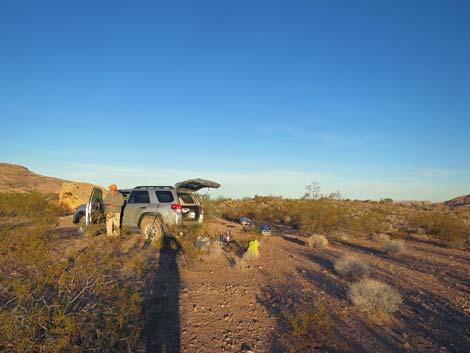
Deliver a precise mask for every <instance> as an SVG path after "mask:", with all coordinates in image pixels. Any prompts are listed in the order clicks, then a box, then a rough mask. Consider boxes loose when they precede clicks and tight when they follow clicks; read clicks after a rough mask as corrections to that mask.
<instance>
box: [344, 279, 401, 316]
mask: <svg viewBox="0 0 470 353" xmlns="http://www.w3.org/2000/svg"><path fill="white" fill-rule="evenodd" d="M349 299H350V300H351V302H352V303H353V304H354V305H355V306H356V307H357V308H358V309H359V310H361V311H365V312H368V313H370V314H375V315H386V314H391V313H394V312H395V311H397V310H398V307H399V306H400V304H401V303H402V298H401V296H400V293H398V291H397V290H396V289H394V288H392V287H391V286H389V285H388V284H386V283H382V282H379V281H376V280H373V279H370V278H364V279H362V280H360V281H359V282H355V283H353V284H351V286H350V287H349Z"/></svg>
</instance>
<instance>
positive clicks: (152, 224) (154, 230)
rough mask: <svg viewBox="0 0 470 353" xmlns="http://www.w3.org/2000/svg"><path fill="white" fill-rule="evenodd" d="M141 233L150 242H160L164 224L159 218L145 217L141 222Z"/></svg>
mask: <svg viewBox="0 0 470 353" xmlns="http://www.w3.org/2000/svg"><path fill="white" fill-rule="evenodd" d="M140 233H142V234H143V235H145V238H147V239H148V240H158V239H160V238H161V237H162V235H163V226H162V222H161V221H160V219H159V218H158V217H156V218H155V216H145V217H144V218H143V219H142V221H141V222H140Z"/></svg>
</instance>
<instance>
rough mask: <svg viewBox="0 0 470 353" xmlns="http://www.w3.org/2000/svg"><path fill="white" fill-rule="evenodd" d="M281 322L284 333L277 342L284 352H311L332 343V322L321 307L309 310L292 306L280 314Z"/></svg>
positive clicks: (317, 306)
mask: <svg viewBox="0 0 470 353" xmlns="http://www.w3.org/2000/svg"><path fill="white" fill-rule="evenodd" d="M281 320H282V323H283V326H284V330H283V332H284V333H283V334H282V335H281V336H280V337H279V339H278V341H279V343H280V344H281V345H282V347H283V348H284V352H288V353H296V352H312V351H314V350H315V351H316V348H317V347H318V346H328V345H330V344H331V343H332V340H333V338H332V335H331V332H332V327H333V321H332V319H331V316H330V314H329V313H328V311H327V310H326V309H325V308H324V307H323V306H321V305H316V306H313V307H310V308H301V307H299V306H294V307H293V308H290V309H288V310H284V311H282V312H281Z"/></svg>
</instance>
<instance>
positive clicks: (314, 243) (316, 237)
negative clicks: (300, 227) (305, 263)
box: [305, 234, 328, 249]
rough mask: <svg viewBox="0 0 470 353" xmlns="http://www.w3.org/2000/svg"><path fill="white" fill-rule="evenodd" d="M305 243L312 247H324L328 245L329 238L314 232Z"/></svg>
mask: <svg viewBox="0 0 470 353" xmlns="http://www.w3.org/2000/svg"><path fill="white" fill-rule="evenodd" d="M305 244H306V245H307V247H308V248H310V249H323V248H326V247H327V246H328V239H326V237H325V236H324V235H321V234H313V235H311V236H309V237H308V238H307V239H305Z"/></svg>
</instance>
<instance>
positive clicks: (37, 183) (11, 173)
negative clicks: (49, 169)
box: [0, 163, 68, 194]
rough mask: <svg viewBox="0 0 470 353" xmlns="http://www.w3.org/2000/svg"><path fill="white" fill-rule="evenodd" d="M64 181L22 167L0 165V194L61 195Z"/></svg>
mask: <svg viewBox="0 0 470 353" xmlns="http://www.w3.org/2000/svg"><path fill="white" fill-rule="evenodd" d="M64 181H68V180H64V179H59V178H53V177H48V176H44V175H40V174H36V173H33V172H32V171H30V170H29V169H28V168H26V167H23V166H21V165H16V164H10V163H0V192H28V191H38V192H42V193H52V194H59V193H60V190H61V187H62V183H63V182H64Z"/></svg>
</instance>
